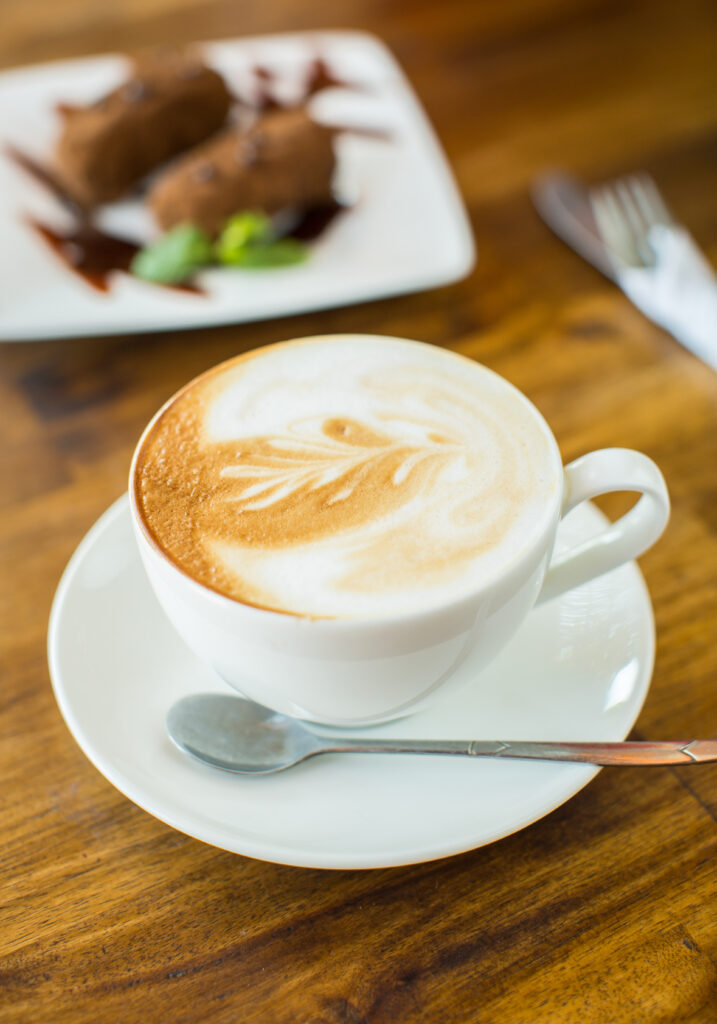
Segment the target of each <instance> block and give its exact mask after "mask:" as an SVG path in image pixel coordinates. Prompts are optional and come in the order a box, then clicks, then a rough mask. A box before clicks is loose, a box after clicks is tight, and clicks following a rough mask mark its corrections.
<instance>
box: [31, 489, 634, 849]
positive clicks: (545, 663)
mask: <svg viewBox="0 0 717 1024" xmlns="http://www.w3.org/2000/svg"><path fill="white" fill-rule="evenodd" d="M603 523H604V518H603V516H602V514H601V513H600V512H599V511H598V510H597V509H596V508H594V507H593V506H590V505H583V506H581V507H580V508H578V509H576V510H575V511H574V512H573V513H571V515H570V516H569V517H568V518H567V520H566V521H565V522H564V524H563V526H562V527H561V533H560V543H561V544H562V545H565V543H566V542H567V543H574V542H575V540H576V539H578V538H584V537H586V536H588V535H589V534H591V533H593V532H596V531H597V530H599V529H600V527H601V526H602V524H603ZM653 654H654V626H653V620H652V609H651V606H650V599H649V596H648V593H647V589H646V587H645V584H644V582H643V579H642V576H641V575H640V572H639V570H638V569H637V567H636V566H635V565H634V564H631V565H626V566H623V567H622V568H621V569H618V570H616V571H614V572H612V573H610V574H608V575H607V576H604V577H602V578H601V579H599V580H595V581H593V582H592V583H590V584H588V585H586V586H584V587H581V588H580V589H578V590H574V591H572V592H571V593H569V594H567V595H566V596H564V597H562V598H559V599H556V600H555V601H552V602H550V603H548V604H546V605H544V606H543V607H541V608H539V609H537V610H536V611H534V612H533V613H532V614H531V615H530V617H529V618H528V620H527V622H526V623H525V624H524V625H523V627H522V628H521V630H520V632H519V634H518V635H517V637H516V638H515V640H514V641H513V642H512V644H511V645H510V647H509V648H508V649H507V650H505V651H504V652H503V654H502V655H501V656H500V657H499V658H498V659H497V661H495V662H494V663H493V664H492V665H491V666H490V667H489V668H488V669H486V670H484V671H483V672H482V673H480V674H476V673H475V672H474V671H473V670H472V669H471V665H470V662H467V663H465V664H464V665H463V666H462V668H461V669H460V671H461V673H462V674H464V675H465V677H466V678H467V680H469V682H468V684H467V686H466V687H465V688H464V689H462V690H459V691H458V692H457V693H452V694H451V695H450V696H447V697H446V698H444V699H443V701H442V702H440V701H439V702H438V703H436V704H435V705H433V706H432V707H431V708H429V709H428V710H427V711H424V712H421V713H420V714H416V715H414V716H413V717H410V718H407V719H404V720H402V721H400V722H393V723H389V724H387V725H383V726H381V727H379V728H376V729H374V730H373V732H374V734H375V735H382V736H390V735H401V736H414V737H417V738H419V737H431V736H434V737H438V736H442V737H455V738H466V737H467V738H471V739H482V738H494V739H504V740H513V739H548V740H560V739H574V740H619V739H622V738H623V737H624V736H625V735H626V734H627V733H628V732H629V730H630V728H631V726H632V724H633V722H634V721H635V719H636V718H637V715H638V713H639V711H640V708H641V706H642V703H643V700H644V698H645V695H646V693H647V688H648V685H649V681H650V675H651V672H652V663H653ZM49 657H50V670H51V674H52V680H53V685H54V688H55V694H56V697H57V701H58V703H59V706H60V709H61V711H62V713H63V715H64V717H65V720H66V721H67V724H68V726H69V727H70V730H71V731H72V733H73V735H74V737H75V739H76V740H77V742H78V743H79V745H80V746H81V747H82V749H83V750H84V752H85V753H86V754H87V756H88V757H89V758H90V760H91V761H92V762H93V763H94V764H95V765H96V767H97V768H99V770H100V771H101V772H102V773H103V775H104V776H105V777H106V778H107V779H108V780H109V781H110V782H111V783H112V784H113V785H114V786H116V787H117V788H118V789H119V790H120V791H121V792H122V793H124V794H125V795H126V796H128V797H129V798H130V799H131V800H134V802H135V803H137V804H139V806H140V807H143V808H144V809H145V810H146V811H149V813H150V814H153V815H155V816H156V817H157V818H159V819H160V820H162V821H164V822H166V823H167V824H168V825H171V826H172V827H174V828H176V829H179V830H180V831H182V832H185V833H187V834H188V835H191V836H195V837H196V838H197V839H201V840H203V841H204V842H207V843H211V844H213V845H215V846H218V847H221V848H223V849H226V850H231V851H234V852H235V853H241V854H245V855H246V856H250V857H258V858H260V859H263V860H269V861H276V862H278V863H282V864H295V865H298V866H305V867H322V868H369V867H388V866H391V865H397V864H410V863H415V862H418V861H426V860H432V859H434V858H436V857H444V856H447V855H448V854H454V853H460V852H462V851H464V850H470V849H473V848H474V847H477V846H481V845H483V844H484V843H489V842H492V841H493V840H495V839H500V838H501V837H502V836H506V835H509V834H510V833H512V832H515V831H517V830H518V829H521V828H523V827H525V826H526V825H528V824H530V823H531V822H533V821H535V820H536V819H538V818H541V817H542V816H543V815H545V814H547V813H548V812H549V811H551V810H553V809H554V808H555V807H558V806H559V805H560V804H562V803H563V802H564V801H565V800H567V799H568V798H569V797H571V796H572V795H573V794H574V793H576V792H577V791H578V790H579V789H581V788H582V787H583V786H584V785H585V784H586V782H588V781H589V780H590V779H591V778H592V777H593V775H594V774H595V771H596V770H595V769H593V768H587V767H585V766H580V765H569V764H549V763H530V762H525V761H522V762H521V761H513V762H511V761H490V760H486V761H481V760H473V759H469V758H444V757H420V756H416V757H410V756H400V757H397V756H391V755H385V756H381V755H373V754H371V755H368V754H365V755H361V754H354V755H338V756H326V757H319V758H316V759H314V760H311V761H308V762H306V763H304V764H302V765H299V766H298V767H296V768H294V769H292V770H291V771H287V772H285V773H283V774H279V775H274V776H267V777H263V778H242V777H240V776H236V775H230V774H228V773H223V772H221V771H217V770H215V769H212V768H208V767H205V766H204V765H202V764H200V763H198V762H196V761H194V760H191V759H190V758H189V757H187V756H185V755H184V754H182V753H180V751H179V750H177V749H176V748H175V747H174V746H173V745H172V743H171V742H170V740H169V739H168V737H167V735H166V733H165V729H164V718H165V715H166V712H167V709H168V708H169V707H170V705H171V704H172V703H173V702H174V701H175V700H177V699H178V698H179V697H183V696H185V695H186V694H189V693H192V692H196V691H202V690H206V691H226V690H227V687H226V686H225V685H224V684H223V683H222V681H221V680H220V679H219V678H218V677H217V676H215V675H214V673H213V672H212V671H211V670H210V669H208V668H207V667H205V666H204V665H202V664H201V663H200V662H198V661H197V660H196V659H195V658H194V656H193V655H192V654H190V653H189V652H188V651H187V649H186V648H185V647H184V644H183V642H182V641H181V639H180V638H179V637H178V636H177V634H176V633H175V632H174V630H173V628H172V627H171V626H170V625H169V622H168V621H167V620H166V619H165V617H164V614H163V612H162V611H161V610H160V608H159V605H158V604H157V602H156V600H155V598H154V595H153V594H152V592H151V590H150V588H149V585H148V583H147V580H146V578H145V575H144V571H143V569H142V566H141V564H140V561H139V556H138V554H137V550H136V548H135V542H134V539H133V536H132V532H131V524H130V516H129V508H128V504H127V499H126V497H123V498H121V499H120V500H119V501H117V502H116V503H115V504H114V505H112V507H111V508H110V509H109V510H108V511H107V512H106V513H105V514H104V515H103V516H102V517H101V519H100V520H99V521H98V522H97V523H96V524H95V526H94V527H93V528H92V530H90V532H89V533H88V535H87V536H86V537H85V539H84V540H83V541H82V543H81V544H80V546H79V548H78V549H77V551H76V552H75V554H74V556H73V557H72V559H71V561H70V563H69V565H68V567H67V569H66V570H65V573H64V576H63V578H62V581H61V582H60V586H59V588H58V591H57V595H56V597H55V602H54V606H53V610H52V616H51V619H50V634H49ZM364 731H366V730H364ZM357 732H358V731H357Z"/></svg>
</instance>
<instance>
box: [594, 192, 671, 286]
mask: <svg viewBox="0 0 717 1024" xmlns="http://www.w3.org/2000/svg"><path fill="white" fill-rule="evenodd" d="M589 198H590V205H591V207H592V211H593V215H594V217H595V222H596V224H597V228H598V231H599V232H600V235H601V236H602V239H603V241H604V243H605V245H606V246H607V248H608V249H609V251H610V253H611V254H612V256H613V258H617V259H618V260H620V262H621V263H622V264H623V265H624V266H627V267H654V266H655V265H656V264H657V254H656V253H655V250H654V248H653V246H652V245H651V244H650V237H649V233H650V230H651V229H652V228H655V227H665V228H675V227H676V226H677V222H676V221H675V218H674V217H673V216H672V214H671V212H670V210H669V209H668V207H667V204H666V203H665V200H664V199H663V198H662V196H661V194H660V191H659V189H658V188H657V185H656V184H655V182H654V181H653V180H652V178H651V177H650V175H649V174H633V175H629V176H628V177H626V178H619V179H618V180H617V181H616V182H614V183H613V184H610V185H603V186H601V187H599V188H593V189H591V190H590V193H589Z"/></svg>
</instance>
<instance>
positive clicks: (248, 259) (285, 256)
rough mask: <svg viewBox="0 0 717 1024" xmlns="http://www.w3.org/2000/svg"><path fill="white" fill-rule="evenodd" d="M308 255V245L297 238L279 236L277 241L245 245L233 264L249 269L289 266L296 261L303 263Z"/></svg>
mask: <svg viewBox="0 0 717 1024" xmlns="http://www.w3.org/2000/svg"><path fill="white" fill-rule="evenodd" d="M307 256H308V249H307V247H306V246H305V245H304V244H303V243H302V242H299V241H298V240H297V239H296V238H277V240H276V241H275V242H256V243H255V244H254V245H247V246H245V247H244V248H243V249H242V250H241V251H240V252H238V253H237V254H236V258H235V259H234V260H233V261H232V265H233V266H235V267H245V268H246V269H247V270H261V269H262V268H267V269H268V268H270V267H288V266H291V265H292V264H294V263H303V262H304V260H305V259H306V257H307Z"/></svg>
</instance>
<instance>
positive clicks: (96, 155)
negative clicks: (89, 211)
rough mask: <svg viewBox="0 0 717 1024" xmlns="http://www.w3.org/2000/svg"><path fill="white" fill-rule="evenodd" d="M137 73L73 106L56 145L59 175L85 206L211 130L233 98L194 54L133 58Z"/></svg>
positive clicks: (123, 188) (122, 188) (115, 194)
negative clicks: (98, 96)
mask: <svg viewBox="0 0 717 1024" xmlns="http://www.w3.org/2000/svg"><path fill="white" fill-rule="evenodd" d="M133 70H134V74H133V76H132V77H131V78H130V79H128V81H126V82H124V83H123V84H122V85H120V86H119V87H118V88H117V89H114V90H113V91H112V92H110V93H108V94H107V95H106V96H104V97H102V98H101V99H99V100H97V102H95V103H93V104H91V105H90V106H86V107H70V108H67V110H66V112H65V113H64V119H65V120H64V126H63V131H62V134H61V136H60V139H59V141H58V144H57V148H56V150H55V167H56V174H57V177H58V179H59V181H60V182H61V184H62V186H63V187H64V188H65V189H66V191H67V193H68V194H69V195H70V197H71V198H73V199H74V200H75V201H76V202H77V203H78V204H79V205H80V206H82V207H85V208H90V207H92V206H96V205H97V204H98V203H104V202H109V201H111V200H113V199H117V198H119V197H120V196H122V195H124V194H125V193H126V192H127V191H128V190H129V189H130V188H131V187H132V186H133V185H135V184H136V183H137V182H138V181H140V180H141V179H142V178H143V177H144V176H145V175H146V174H148V173H149V172H150V171H152V170H154V169H155V168H156V167H158V166H159V165H160V164H162V163H164V162H165V161H166V160H168V159H170V157H173V156H176V155H177V154H178V153H181V152H182V151H183V150H185V149H188V148H190V147H191V146H196V145H197V144H198V143H200V142H202V141H204V140H205V139H206V138H208V136H210V135H212V134H214V132H216V131H217V130H218V129H219V128H221V127H222V125H223V124H224V122H225V121H226V117H227V114H228V112H229V107H230V105H231V102H232V97H231V95H230V93H229V91H228V89H227V87H226V85H225V84H224V81H223V79H222V78H221V77H220V75H218V74H217V73H216V71H212V70H211V69H210V68H208V67H206V66H205V65H203V64H202V63H201V61H200V60H199V59H198V58H197V57H196V56H194V55H192V54H188V53H186V52H181V51H179V52H177V51H170V52H169V53H166V52H165V53H163V54H161V55H157V56H155V57H153V58H152V57H147V56H145V57H143V58H141V59H139V60H138V61H136V63H135V65H134V69H133Z"/></svg>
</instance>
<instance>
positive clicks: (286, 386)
mask: <svg viewBox="0 0 717 1024" xmlns="http://www.w3.org/2000/svg"><path fill="white" fill-rule="evenodd" d="M132 486H133V487H134V497H135V503H136V507H137V511H138V516H139V520H140V522H141V527H142V529H143V531H144V532H145V534H146V535H147V536H148V538H149V539H150V540H151V541H152V542H153V543H154V544H155V545H156V546H157V547H159V549H160V550H161V551H162V552H163V553H164V555H165V556H166V557H167V558H168V559H169V560H170V562H172V563H174V565H176V566H177V567H178V568H179V569H181V570H182V571H183V572H184V573H185V574H186V575H188V576H190V577H192V578H193V579H194V580H196V581H197V582H198V583H201V584H202V585H204V586H205V587H209V588H210V589H212V590H215V591H217V592H218V593H220V594H222V595H224V596H226V597H228V598H232V599H234V600H236V601H239V602H242V603H245V604H249V605H254V606H257V607H260V608H266V609H270V610H272V611H277V612H283V613H287V614H291V615H297V616H307V617H319V618H338V619H367V618H381V617H393V616H396V615H401V614H406V613H409V612H414V611H416V610H420V609H423V608H430V607H434V606H439V605H441V604H444V603H447V602H450V601H452V600H454V599H456V598H460V597H462V596H463V595H467V594H470V593H472V592H475V591H476V590H477V589H478V588H480V587H481V586H482V585H483V584H484V583H489V582H490V581H492V580H494V579H495V578H496V577H498V576H499V575H500V574H502V573H504V572H505V571H506V569H508V568H509V566H510V565H511V563H513V561H514V560H516V559H518V558H519V557H520V555H521V554H522V553H523V552H524V551H525V550H526V549H527V548H529V547H530V546H531V545H532V544H534V543H535V541H536V538H538V537H539V536H540V535H541V533H542V532H544V531H545V529H546V524H547V523H548V521H549V520H550V519H551V517H554V515H555V504H556V500H557V496H558V495H559V491H560V488H561V487H562V468H561V464H560V458H559V454H558V451H557V447H556V445H555V442H554V440H553V438H552V435H551V434H550V431H549V430H548V428H547V426H546V425H545V423H544V422H543V420H542V418H541V417H540V416H539V415H538V414H537V412H536V411H535V409H534V408H533V407H532V406H531V405H530V403H529V402H528V401H527V400H526V399H525V398H524V397H523V396H522V395H521V394H520V393H519V392H518V391H517V390H515V389H514V388H513V387H512V386H511V385H510V384H508V383H507V382H506V381H504V380H503V379H502V378H500V377H498V376H497V375H495V374H494V373H492V372H491V371H490V370H488V369H486V368H485V367H483V366H481V365H480V364H477V363H475V362H473V361H471V360H469V359H466V358H464V357H462V356H458V355H455V354H453V353H451V352H447V351H445V350H442V349H438V348H435V347H433V346H430V345H424V344H420V343H418V342H409V341H401V340H397V339H393V338H376V337H363V336H355V337H354V336H335V337H327V338H309V339H306V340H302V341H296V342H285V343H283V344H279V345H272V346H269V347H267V348H263V349H259V350H257V351H254V352H250V353H248V354H247V355H244V356H239V357H238V358H236V359H233V360H230V361H229V362H227V363H224V364H222V365H221V366H218V367H216V368H215V369H213V370H210V371H209V372H208V373H206V374H204V375H203V376H201V377H199V378H197V379H196V380H194V381H193V382H191V383H190V384H189V385H188V386H187V387H185V388H184V389H183V390H182V391H180V392H179V393H178V394H177V395H176V396H175V397H174V398H173V399H171V400H170V402H169V403H168V404H167V405H166V406H165V408H164V409H163V410H162V411H161V412H160V413H159V414H158V416H157V417H156V418H155V420H154V421H153V422H152V423H151V424H150V426H149V428H148V429H147V431H146V433H145V436H144V438H143V440H142V441H141V443H140V446H139V449H138V453H137V456H136V459H135V470H134V478H133V481H132Z"/></svg>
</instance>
